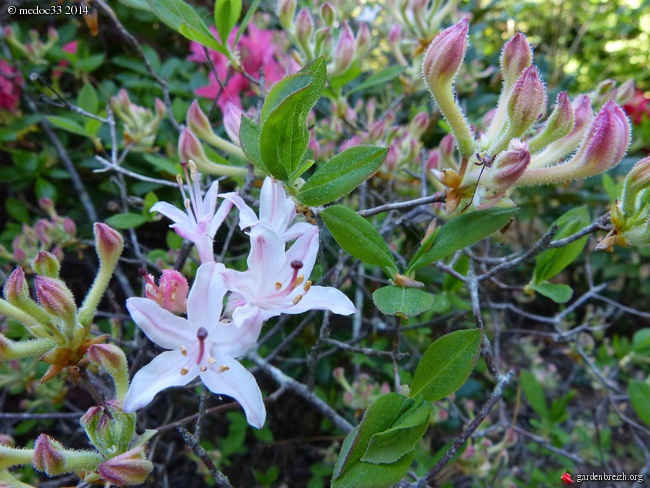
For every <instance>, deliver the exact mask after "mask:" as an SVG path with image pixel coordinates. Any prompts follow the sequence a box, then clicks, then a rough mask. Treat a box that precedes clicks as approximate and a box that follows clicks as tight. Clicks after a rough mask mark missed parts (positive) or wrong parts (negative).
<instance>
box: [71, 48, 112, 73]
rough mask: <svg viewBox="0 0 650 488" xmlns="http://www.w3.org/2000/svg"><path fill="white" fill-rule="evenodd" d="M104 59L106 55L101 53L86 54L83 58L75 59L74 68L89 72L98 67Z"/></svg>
mask: <svg viewBox="0 0 650 488" xmlns="http://www.w3.org/2000/svg"><path fill="white" fill-rule="evenodd" d="M105 59H106V55H105V54H103V53H101V54H93V55H92V56H88V57H87V58H83V59H80V60H79V61H77V63H76V68H77V69H79V70H81V71H85V72H87V73H91V72H93V71H95V70H96V69H97V68H99V67H100V66H101V65H102V64H104V60H105Z"/></svg>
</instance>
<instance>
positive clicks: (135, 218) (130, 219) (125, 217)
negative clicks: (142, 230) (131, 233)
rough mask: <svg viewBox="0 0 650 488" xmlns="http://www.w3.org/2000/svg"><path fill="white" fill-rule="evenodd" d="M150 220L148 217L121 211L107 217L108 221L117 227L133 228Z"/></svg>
mask: <svg viewBox="0 0 650 488" xmlns="http://www.w3.org/2000/svg"><path fill="white" fill-rule="evenodd" d="M146 222H148V220H147V217H145V216H144V215H141V214H135V213H128V212H127V213H120V214H115V215H112V216H111V217H109V218H107V219H106V223H107V224H108V225H110V226H111V227H114V228H115V229H133V228H135V227H138V226H140V225H142V224H144V223H146Z"/></svg>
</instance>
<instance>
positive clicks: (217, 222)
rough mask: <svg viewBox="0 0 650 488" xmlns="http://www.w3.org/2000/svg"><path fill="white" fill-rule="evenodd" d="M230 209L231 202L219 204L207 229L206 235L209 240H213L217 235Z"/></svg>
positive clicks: (226, 201)
mask: <svg viewBox="0 0 650 488" xmlns="http://www.w3.org/2000/svg"><path fill="white" fill-rule="evenodd" d="M231 208H232V202H231V201H229V200H224V201H223V202H221V205H219V209H218V210H217V212H216V213H215V214H214V215H213V216H212V220H211V221H210V225H209V228H208V235H209V236H210V238H211V239H214V235H215V234H216V233H217V230H219V227H221V224H223V221H224V220H226V216H227V215H228V212H230V209H231Z"/></svg>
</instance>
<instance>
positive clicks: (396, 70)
mask: <svg viewBox="0 0 650 488" xmlns="http://www.w3.org/2000/svg"><path fill="white" fill-rule="evenodd" d="M405 69H406V68H405V67H404V66H390V67H388V68H384V69H383V70H381V71H378V72H377V73H375V74H374V75H372V76H370V77H368V79H367V80H366V81H364V82H363V83H360V84H359V85H357V86H355V87H354V88H353V89H352V90H350V91H349V92H348V95H351V94H352V93H354V92H358V91H362V90H367V89H368V88H372V87H373V86H377V85H385V84H386V83H388V82H389V81H391V80H392V79H393V78H396V77H398V76H399V75H400V74H402V73H403V72H404V70H405Z"/></svg>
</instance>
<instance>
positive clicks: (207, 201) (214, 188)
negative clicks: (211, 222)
mask: <svg viewBox="0 0 650 488" xmlns="http://www.w3.org/2000/svg"><path fill="white" fill-rule="evenodd" d="M218 195H219V181H218V180H215V181H213V182H212V184H211V185H210V188H209V189H208V191H207V192H206V193H205V196H204V197H203V201H202V202H201V203H202V205H203V209H202V210H203V215H214V211H215V210H216V208H217V196H218Z"/></svg>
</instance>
